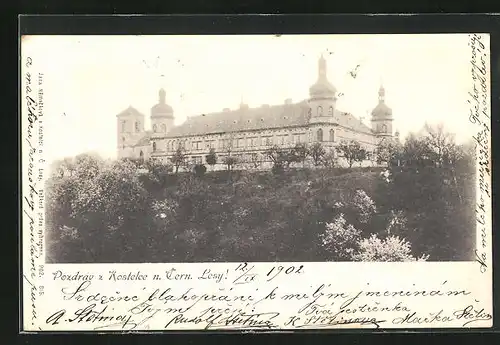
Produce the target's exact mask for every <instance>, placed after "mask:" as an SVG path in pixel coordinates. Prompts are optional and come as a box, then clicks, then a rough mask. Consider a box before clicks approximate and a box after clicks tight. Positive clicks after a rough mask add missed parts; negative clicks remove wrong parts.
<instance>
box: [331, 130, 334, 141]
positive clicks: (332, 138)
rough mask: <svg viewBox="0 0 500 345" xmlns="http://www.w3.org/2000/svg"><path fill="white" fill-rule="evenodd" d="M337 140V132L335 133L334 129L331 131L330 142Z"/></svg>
mask: <svg viewBox="0 0 500 345" xmlns="http://www.w3.org/2000/svg"><path fill="white" fill-rule="evenodd" d="M334 139H335V132H334V131H333V129H330V141H334Z"/></svg>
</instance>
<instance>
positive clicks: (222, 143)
mask: <svg viewBox="0 0 500 345" xmlns="http://www.w3.org/2000/svg"><path fill="white" fill-rule="evenodd" d="M219 148H220V149H223V148H224V139H219Z"/></svg>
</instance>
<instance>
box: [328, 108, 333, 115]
mask: <svg viewBox="0 0 500 345" xmlns="http://www.w3.org/2000/svg"><path fill="white" fill-rule="evenodd" d="M328 115H329V116H333V107H332V106H330V108H329V109H328Z"/></svg>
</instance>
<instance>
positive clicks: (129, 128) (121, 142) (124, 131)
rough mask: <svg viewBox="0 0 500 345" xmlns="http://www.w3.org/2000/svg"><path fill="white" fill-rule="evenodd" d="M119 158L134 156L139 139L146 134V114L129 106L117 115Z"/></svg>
mask: <svg viewBox="0 0 500 345" xmlns="http://www.w3.org/2000/svg"><path fill="white" fill-rule="evenodd" d="M116 130H117V153H118V158H125V157H132V155H133V148H132V145H135V144H136V143H137V141H138V140H139V139H140V138H141V137H143V136H144V114H142V113H140V112H139V111H138V110H137V109H135V108H133V107H132V106H129V107H128V108H127V109H125V110H124V111H122V112H121V113H119V114H118V115H116Z"/></svg>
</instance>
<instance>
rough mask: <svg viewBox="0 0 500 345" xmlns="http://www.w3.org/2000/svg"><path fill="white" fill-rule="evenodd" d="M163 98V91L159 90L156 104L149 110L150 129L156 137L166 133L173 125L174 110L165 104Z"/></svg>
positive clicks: (164, 96) (164, 94)
mask: <svg viewBox="0 0 500 345" xmlns="http://www.w3.org/2000/svg"><path fill="white" fill-rule="evenodd" d="M165 98H166V93H165V90H164V89H160V91H159V92H158V104H156V105H154V106H153V107H152V108H151V128H152V130H153V135H156V136H161V135H162V134H165V133H167V132H168V131H169V130H171V129H172V127H173V125H174V110H173V109H172V107H171V106H169V105H168V104H167V103H166V101H165Z"/></svg>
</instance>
